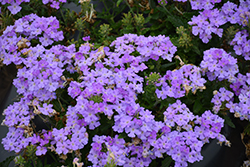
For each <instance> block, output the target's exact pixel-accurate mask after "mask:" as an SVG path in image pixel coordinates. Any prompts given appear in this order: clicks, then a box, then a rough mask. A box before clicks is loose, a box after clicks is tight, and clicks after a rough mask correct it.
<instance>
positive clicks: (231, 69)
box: [200, 48, 239, 82]
mask: <svg viewBox="0 0 250 167" xmlns="http://www.w3.org/2000/svg"><path fill="white" fill-rule="evenodd" d="M200 66H201V68H202V69H203V70H204V72H206V75H207V77H208V79H209V80H210V81H213V80H215V79H216V78H218V80H219V81H222V80H224V79H225V80H228V81H230V82H233V81H234V80H235V75H236V74H237V73H238V72H239V69H238V66H237V59H236V58H234V57H232V56H231V55H230V54H228V53H227V52H225V51H224V50H223V49H218V48H211V49H209V50H206V51H204V56H203V60H202V62H201V64H200Z"/></svg>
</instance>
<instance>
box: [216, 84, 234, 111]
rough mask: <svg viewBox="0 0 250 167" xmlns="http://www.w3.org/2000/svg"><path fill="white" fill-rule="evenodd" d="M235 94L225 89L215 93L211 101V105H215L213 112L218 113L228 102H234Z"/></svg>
mask: <svg viewBox="0 0 250 167" xmlns="http://www.w3.org/2000/svg"><path fill="white" fill-rule="evenodd" d="M233 96H234V94H233V93H232V92H231V91H228V90H226V89H225V88H224V87H222V88H220V89H219V91H214V96H213V98H212V100H211V103H213V104H214V107H213V112H214V113H216V114H217V113H218V112H219V111H220V109H221V107H222V106H223V104H224V105H225V103H226V102H229V101H231V100H232V98H233Z"/></svg>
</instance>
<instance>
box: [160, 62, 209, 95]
mask: <svg viewBox="0 0 250 167" xmlns="http://www.w3.org/2000/svg"><path fill="white" fill-rule="evenodd" d="M205 83H206V80H205V79H204V78H202V77H201V69H200V68H199V67H197V66H195V65H191V64H188V65H183V66H182V67H181V68H180V69H178V70H174V71H170V70H169V71H167V72H166V75H164V76H163V77H162V78H161V79H159V83H157V84H156V86H158V87H161V90H160V89H156V92H155V93H156V94H157V97H158V98H161V99H162V100H163V99H166V98H167V96H169V97H174V98H180V97H183V96H185V94H188V93H189V91H190V90H191V91H192V92H193V93H194V94H195V93H196V91H197V90H198V89H200V90H203V89H205V86H204V84H205Z"/></svg>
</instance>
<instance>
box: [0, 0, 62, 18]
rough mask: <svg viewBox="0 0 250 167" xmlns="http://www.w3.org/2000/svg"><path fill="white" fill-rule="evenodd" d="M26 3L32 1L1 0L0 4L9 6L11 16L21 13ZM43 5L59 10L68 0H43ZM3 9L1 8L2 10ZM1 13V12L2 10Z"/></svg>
mask: <svg viewBox="0 0 250 167" xmlns="http://www.w3.org/2000/svg"><path fill="white" fill-rule="evenodd" d="M24 2H30V0H18V1H12V0H11V1H10V0H1V1H0V3H1V4H2V5H5V4H7V5H8V7H7V8H8V9H9V11H10V12H11V14H13V15H15V14H17V13H18V12H20V11H21V9H22V7H21V4H22V3H24ZM42 2H43V4H50V7H52V8H55V9H59V8H60V4H61V3H66V0H58V1H57V0H42ZM0 9H1V8H0ZM0 11H1V10H0Z"/></svg>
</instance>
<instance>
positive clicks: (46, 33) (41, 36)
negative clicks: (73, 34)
mask: <svg viewBox="0 0 250 167" xmlns="http://www.w3.org/2000/svg"><path fill="white" fill-rule="evenodd" d="M57 28H59V21H58V20H57V19H56V18H55V17H52V16H51V17H48V18H44V17H38V16H37V15H35V14H30V15H27V16H24V17H22V18H20V19H18V20H16V21H15V24H14V25H13V26H8V27H7V28H6V30H5V31H4V32H3V35H1V36H0V44H1V48H0V52H1V55H0V58H3V59H4V64H6V65H8V64H10V63H11V62H13V63H14V64H16V65H18V64H21V63H24V62H23V61H24V59H25V58H24V56H21V53H20V52H19V51H20V50H23V49H24V48H29V47H30V45H31V43H30V41H31V40H32V39H38V40H39V41H40V42H41V44H42V45H43V46H48V45H51V44H52V43H53V42H54V41H60V40H62V39H63V32H62V31H58V30H57ZM34 33H35V34H34ZM27 51H28V50H26V52H23V54H24V55H27V54H28V52H27Z"/></svg>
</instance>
